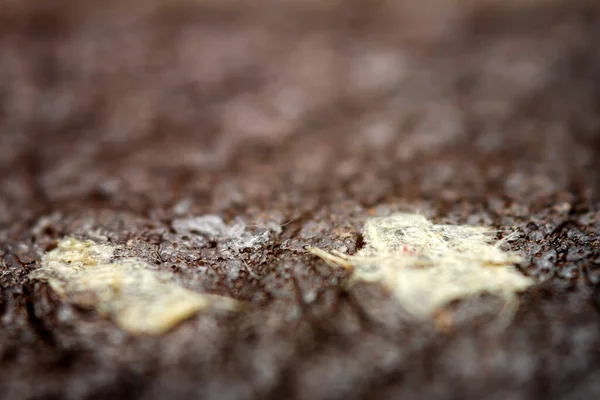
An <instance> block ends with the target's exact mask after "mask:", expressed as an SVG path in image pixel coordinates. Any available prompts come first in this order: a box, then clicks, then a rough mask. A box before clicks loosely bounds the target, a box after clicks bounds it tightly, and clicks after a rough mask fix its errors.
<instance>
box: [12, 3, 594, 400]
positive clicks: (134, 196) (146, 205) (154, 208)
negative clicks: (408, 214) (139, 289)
mask: <svg viewBox="0 0 600 400" xmlns="http://www.w3.org/2000/svg"><path fill="white" fill-rule="evenodd" d="M296 3H297V4H305V5H303V6H302V7H299V9H298V8H297V7H296V6H295V7H296V8H295V9H293V10H292V8H293V7H292V6H291V5H290V6H289V7H290V8H289V9H288V6H286V7H283V6H280V7H267V6H265V5H264V4H263V3H257V4H258V5H257V6H256V7H250V8H244V7H240V8H239V9H238V8H236V7H233V8H229V9H227V8H225V9H223V8H221V9H215V8H213V6H210V5H207V3H202V4H199V3H197V4H195V5H190V4H188V5H184V4H177V5H175V6H172V7H171V8H168V9H166V10H162V9H159V11H158V12H152V11H147V10H146V11H145V12H142V11H140V10H138V9H136V8H135V7H133V8H131V9H124V10H120V11H116V10H117V8H116V6H115V9H114V10H113V9H112V8H111V7H108V8H103V9H100V8H97V7H94V6H90V7H89V9H88V8H86V7H82V8H81V9H79V8H76V9H73V10H71V12H70V13H68V12H66V11H65V12H62V11H60V10H58V11H56V10H55V11H52V10H46V11H44V12H41V11H40V10H38V11H36V10H35V9H34V10H33V11H32V10H27V9H24V10H20V9H19V10H16V9H15V10H13V11H14V12H15V14H14V16H15V17H14V18H12V19H10V20H7V21H2V22H3V23H2V24H0V26H1V27H0V54H2V57H0V171H1V174H0V188H1V190H0V256H1V261H0V286H1V287H2V291H1V296H0V370H2V374H1V375H0V391H1V394H2V395H3V396H5V397H7V398H36V397H37V398H40V397H44V398H49V397H52V396H54V397H59V398H73V399H75V398H84V397H85V398H94V397H97V398H103V397H107V396H117V397H119V396H120V397H125V396H130V397H131V396H133V397H138V398H146V399H153V398H165V397H166V398H171V399H178V398H189V397H190V396H192V395H193V396H196V397H202V398H215V399H217V398H218V399H243V398H267V399H268V398H273V399H276V398H277V399H278V398H298V399H333V398H342V397H344V398H346V399H353V398H357V399H358V398H376V397H379V398H399V397H402V396H405V397H407V398H444V399H447V398H449V397H450V398H452V397H455V398H461V399H465V398H473V399H480V398H514V399H524V398H532V397H534V398H537V397H545V398H565V399H579V398H596V397H598V396H600V382H599V381H598V380H597V379H596V378H595V377H596V376H597V374H598V372H599V370H600V350H599V349H600V323H599V321H600V319H599V318H598V317H599V315H598V313H599V310H600V309H599V307H600V250H599V249H600V238H599V233H600V175H599V172H598V171H600V163H599V160H600V157H599V156H600V148H599V147H600V140H599V137H598V128H599V125H600V119H599V116H598V112H597V110H598V105H599V104H598V101H599V100H598V99H599V98H600V97H599V93H600V92H599V86H598V85H599V82H600V81H599V76H598V73H599V71H600V55H599V54H598V51H597V40H598V39H599V38H600V31H599V30H598V27H599V26H600V23H599V22H600V21H599V17H600V9H598V6H596V5H594V4H589V3H588V2H585V1H576V2H569V3H568V4H566V3H561V2H556V3H557V4H556V5H555V4H553V3H554V2H528V4H527V5H523V4H522V3H519V2H516V1H515V2H514V4H513V3H510V5H509V6H503V5H498V4H496V3H495V2H492V1H490V2H488V3H486V6H485V7H483V6H482V7H480V8H478V9H476V10H475V9H470V8H469V7H468V6H466V5H465V3H463V2H461V1H455V2H444V3H441V4H440V7H441V8H439V10H440V12H439V13H438V12H425V11H419V10H418V9H416V11H413V14H410V13H408V14H406V10H407V9H408V10H410V9H412V8H415V7H414V6H412V4H414V3H412V2H397V3H398V4H401V5H402V7H408V8H407V9H402V7H400V6H399V8H398V9H396V8H394V7H393V6H390V4H394V3H388V2H382V4H381V8H379V6H372V5H365V4H367V3H366V2H360V1H355V2H350V1H347V2H344V4H343V5H344V6H343V7H342V8H340V9H335V8H328V7H323V8H318V9H313V8H312V7H311V6H309V5H308V4H309V3H298V2H296ZM517 3H519V4H517ZM24 4H25V3H24ZM90 4H93V3H90ZM369 4H371V3H369ZM442 4H448V5H447V6H444V5H442ZM411 6H412V8H411ZM444 7H447V8H444ZM8 15H11V14H10V13H9V14H8ZM402 15H404V17H402ZM406 15H411V16H412V17H411V18H412V19H411V18H408V17H406ZM401 18H406V19H407V20H411V21H412V22H411V23H406V24H400V23H398V21H400V20H401ZM8 21H10V23H8ZM4 22H6V23H4ZM398 211H419V212H421V213H422V214H423V215H425V216H426V217H427V218H429V219H431V220H432V221H434V222H435V223H451V224H457V223H461V224H464V223H467V224H471V225H481V226H486V227H493V228H496V229H502V230H506V229H509V228H513V229H518V230H519V231H520V232H521V236H520V237H519V239H518V240H515V241H513V242H510V246H509V247H510V250H513V251H519V252H521V254H522V255H523V257H524V261H523V262H522V263H521V264H520V265H519V267H520V268H521V269H522V270H523V271H525V272H526V273H527V274H528V275H529V276H531V277H533V278H534V279H535V280H536V282H537V283H536V285H535V286H534V287H533V288H531V289H529V290H528V291H527V292H526V293H524V294H522V295H520V296H519V302H520V306H519V309H518V312H517V314H516V315H515V316H514V319H513V321H512V323H511V324H510V325H509V326H508V327H507V328H506V329H505V330H498V329H496V328H494V326H493V325H492V324H490V322H491V321H492V320H493V319H494V317H495V316H496V315H497V313H498V312H499V310H500V309H501V308H502V302H501V301H499V300H498V299H496V298H493V297H491V296H481V297H478V298H474V299H470V300H465V301H462V302H457V303H453V304H452V305H450V306H449V307H448V308H447V309H445V310H444V312H443V313H441V314H439V315H438V316H437V318H436V319H435V320H434V321H428V322H414V321H412V320H411V319H410V318H407V316H406V314H405V313H404V312H403V311H402V310H401V309H399V308H398V307H397V303H396V302H395V300H394V299H393V298H391V297H390V296H388V295H386V294H385V293H384V292H383V291H381V290H380V289H378V288H377V287H376V286H373V285H369V284H359V285H356V286H355V287H353V288H352V290H350V291H345V290H343V288H342V287H341V282H342V281H343V279H344V278H346V276H345V275H344V272H343V271H335V270H332V269H331V268H329V267H328V266H327V265H326V264H325V263H324V262H323V261H321V260H319V259H318V258H316V257H313V256H311V255H310V254H308V253H307V252H306V251H305V247H306V246H315V247H319V248H323V249H326V250H328V251H331V250H338V251H341V252H344V253H348V254H353V253H355V252H356V251H357V250H359V249H360V248H361V247H362V246H363V242H362V238H361V235H360V228H361V226H363V224H364V222H365V221H366V219H367V218H369V217H371V216H385V215H389V214H390V213H392V212H398ZM206 216H213V217H211V218H212V220H211V219H210V218H209V220H206ZM198 218H205V219H200V220H199V219H198ZM65 236H74V237H77V238H79V239H85V238H92V239H93V238H98V237H101V238H103V240H107V241H109V242H110V243H112V244H114V245H117V246H121V245H125V244H126V246H121V247H120V248H121V249H124V250H122V251H123V253H124V254H119V256H121V257H136V258H139V259H141V260H143V261H144V262H147V263H148V264H150V265H151V266H153V268H156V270H159V271H171V272H172V273H173V274H174V275H175V279H176V280H177V282H178V283H179V284H181V285H183V286H184V287H186V288H187V289H190V290H195V291H199V292H208V293H213V294H217V295H224V296H228V297H232V298H234V299H237V300H241V301H245V302H247V303H248V304H249V306H248V308H247V309H246V310H245V311H244V312H243V313H239V314H234V315H231V314H230V313H227V312H221V311H220V310H214V311H211V312H209V313H206V314H202V315H198V316H196V317H194V318H192V319H191V320H189V321H187V322H185V323H183V324H182V325H181V326H180V327H179V328H178V329H176V330H174V331H172V332H169V333H167V334H165V335H164V336H161V337H156V338H138V337H134V336H129V335H127V334H126V333H124V332H123V331H121V330H119V329H118V328H117V327H116V326H115V325H114V324H113V323H111V322H110V321H108V320H105V319H103V318H99V316H98V315H96V314H95V313H93V312H91V311H89V310H84V309H80V308H78V307H74V306H72V305H69V304H67V303H65V302H62V301H60V299H59V298H58V296H57V295H56V294H55V293H54V292H53V291H52V290H51V289H50V288H49V287H48V286H47V285H44V284H40V283H35V282H34V281H32V280H30V279H29V274H30V273H31V272H32V271H34V270H35V269H37V268H39V266H40V256H41V255H42V254H43V253H44V252H46V251H49V250H51V249H53V248H54V247H55V246H56V244H57V242H58V240H60V239H61V238H63V237H65Z"/></svg>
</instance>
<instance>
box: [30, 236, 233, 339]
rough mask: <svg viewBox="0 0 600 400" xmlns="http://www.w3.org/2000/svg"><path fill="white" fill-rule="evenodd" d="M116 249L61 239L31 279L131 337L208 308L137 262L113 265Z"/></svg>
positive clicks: (193, 294)
mask: <svg viewBox="0 0 600 400" xmlns="http://www.w3.org/2000/svg"><path fill="white" fill-rule="evenodd" d="M115 250H116V247H115V246H111V245H109V244H98V243H95V242H93V241H89V240H88V241H80V240H77V239H73V238H67V239H63V240H62V241H60V242H59V243H58V247H57V248H56V249H54V250H52V251H50V252H48V253H47V254H46V255H45V256H44V257H43V259H42V267H41V268H40V269H39V270H37V271H36V273H35V275H34V277H36V278H38V279H42V280H45V281H47V282H48V283H49V284H50V286H51V287H52V288H53V289H54V290H55V291H56V292H57V293H59V294H60V295H61V296H62V297H63V298H65V299H66V300H68V301H70V302H72V303H75V304H78V305H80V306H87V307H91V308H94V309H95V310H96V311H98V312H99V313H100V314H102V315H106V316H108V317H110V318H111V319H113V320H114V321H115V322H116V323H117V324H118V325H119V326H120V327H121V328H122V329H124V330H126V331H128V332H130V333H133V334H161V333H164V332H166V331H168V330H169V329H171V328H173V327H174V326H176V325H177V324H178V323H179V322H182V321H183V320H185V319H187V318H189V317H191V316H192V315H194V314H195V313H197V312H198V311H201V310H203V309H206V308H208V307H209V305H210V303H211V300H210V299H209V298H208V297H207V296H206V295H203V294H200V293H197V292H194V291H192V290H188V289H186V288H184V287H182V286H180V285H178V284H177V283H175V282H174V281H173V280H172V277H171V276H169V275H168V274H165V273H159V272H157V271H153V270H152V269H151V267H150V265H149V264H147V263H145V262H143V261H141V260H138V259H135V258H124V259H120V260H114V261H112V258H113V255H114V252H115ZM228 301H229V300H228ZM231 302H233V301H232V300H231ZM231 304H233V303H231Z"/></svg>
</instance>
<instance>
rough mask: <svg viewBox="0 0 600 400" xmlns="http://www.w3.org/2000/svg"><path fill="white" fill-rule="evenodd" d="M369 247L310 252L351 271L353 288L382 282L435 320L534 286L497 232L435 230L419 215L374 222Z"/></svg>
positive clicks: (415, 310) (413, 309) (413, 310)
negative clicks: (461, 302) (444, 312)
mask: <svg viewBox="0 0 600 400" xmlns="http://www.w3.org/2000/svg"><path fill="white" fill-rule="evenodd" d="M363 233H364V239H365V247H364V248H363V249H361V250H360V251H359V252H357V254H356V255H354V256H348V255H345V254H342V253H339V252H334V253H333V254H329V253H326V252H324V251H323V250H320V249H315V248H312V249H310V251H311V252H312V253H313V254H315V255H317V256H319V257H321V258H323V259H324V260H325V261H327V262H328V263H329V264H332V263H333V264H337V265H340V266H344V267H346V268H349V269H351V271H352V274H351V278H350V282H351V283H352V282H356V281H369V282H380V283H381V284H382V285H384V286H385V287H387V288H389V289H390V290H391V291H392V292H393V293H394V295H395V297H396V298H397V299H398V301H399V302H400V304H401V305H402V306H403V308H405V309H406V310H407V311H408V312H410V313H411V314H413V315H414V316H416V317H430V316H432V315H433V314H435V313H436V312H437V311H438V310H439V309H440V308H441V307H443V306H444V305H446V304H448V303H449V302H450V301H452V300H456V299H461V298H466V297H469V296H473V295H477V294H481V293H484V292H487V293H493V294H498V295H501V296H503V297H505V298H508V299H510V298H511V297H512V296H514V293H516V292H519V291H523V290H525V289H526V288H527V287H529V286H530V285H532V284H533V282H534V281H533V280H532V279H531V278H528V277H526V276H525V275H523V274H521V273H520V272H519V271H518V270H517V269H516V268H515V267H514V264H516V263H518V262H519V261H520V260H521V259H520V257H519V256H518V255H517V254H515V253H511V252H505V251H503V250H502V249H501V246H502V244H503V243H504V242H505V241H500V242H497V243H496V244H492V241H493V233H494V232H493V231H491V230H489V229H486V228H481V227H474V226H454V225H435V224H433V223H431V222H430V221H428V220H427V219H426V218H425V217H423V216H422V215H418V214H405V213H400V214H394V215H391V216H389V217H381V218H373V219H370V220H368V221H367V222H366V224H365V226H364V228H363Z"/></svg>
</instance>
